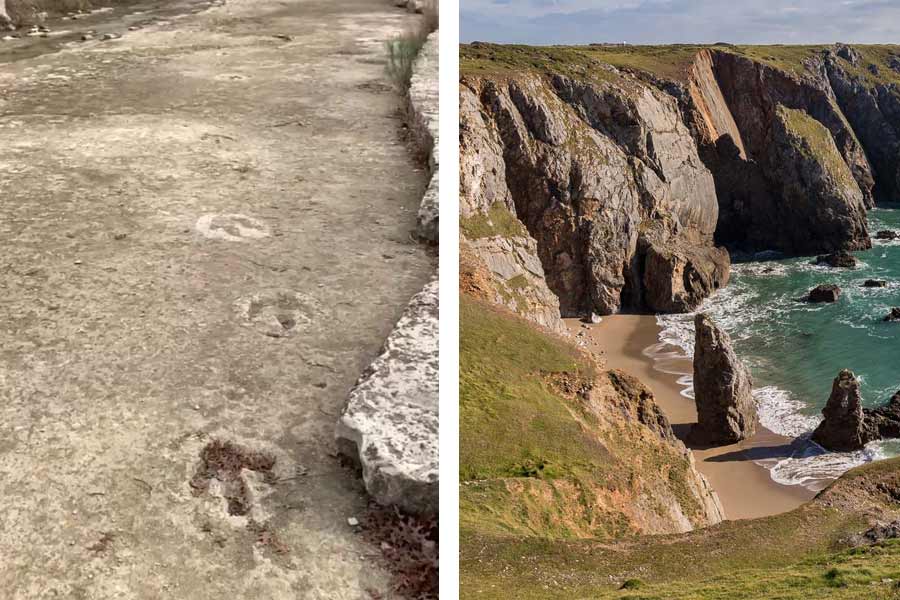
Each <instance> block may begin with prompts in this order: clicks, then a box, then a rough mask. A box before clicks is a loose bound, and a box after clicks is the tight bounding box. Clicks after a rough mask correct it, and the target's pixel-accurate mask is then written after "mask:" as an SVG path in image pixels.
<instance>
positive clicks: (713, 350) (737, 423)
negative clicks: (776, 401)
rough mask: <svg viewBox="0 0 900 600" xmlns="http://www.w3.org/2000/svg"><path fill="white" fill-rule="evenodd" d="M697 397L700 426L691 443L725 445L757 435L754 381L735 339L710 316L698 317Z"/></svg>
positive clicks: (695, 385) (695, 367) (695, 348)
mask: <svg viewBox="0 0 900 600" xmlns="http://www.w3.org/2000/svg"><path fill="white" fill-rule="evenodd" d="M694 329H695V332H696V338H695V342H694V398H695V400H696V402H697V424H696V425H694V427H693V428H692V429H691V441H693V442H695V443H698V444H710V445H724V444H733V443H734V442H738V441H740V440H743V439H747V438H748V437H750V436H752V435H753V434H754V433H755V432H756V424H757V416H756V403H755V402H754V400H753V395H752V387H753V380H752V378H751V377H750V372H749V371H748V370H747V367H746V366H744V364H743V363H742V362H741V361H740V359H739V358H738V357H737V354H735V352H734V348H732V345H731V338H730V337H728V334H727V333H725V331H724V330H722V329H721V328H720V327H719V326H718V325H716V324H715V323H714V322H713V320H712V319H711V318H710V317H709V315H706V314H703V313H700V314H698V315H697V316H696V317H694Z"/></svg>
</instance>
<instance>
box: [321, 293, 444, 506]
mask: <svg viewBox="0 0 900 600" xmlns="http://www.w3.org/2000/svg"><path fill="white" fill-rule="evenodd" d="M438 332H439V326H438V282H437V280H435V281H432V282H431V283H429V284H428V285H426V286H425V288H424V289H423V290H422V291H421V292H419V293H418V294H416V295H415V296H414V297H413V299H412V300H411V301H410V303H409V306H408V307H407V309H406V312H405V313H404V314H403V316H402V317H401V318H400V320H399V321H398V322H397V325H396V326H395V327H394V331H393V332H392V333H391V335H390V336H389V337H388V339H387V341H386V342H385V345H384V349H383V351H382V353H381V355H380V356H379V357H378V358H377V359H375V361H374V362H373V363H372V364H371V365H370V366H369V369H368V370H367V372H366V373H365V374H364V375H363V376H362V377H361V378H360V380H359V381H358V382H357V383H356V385H355V386H354V388H353V390H352V391H351V392H350V397H349V399H348V400H347V405H346V406H345V407H344V410H343V411H342V413H341V417H340V420H339V421H338V426H337V432H336V437H337V440H338V445H339V447H340V449H341V452H342V453H344V454H345V455H346V456H348V457H351V458H353V459H354V460H356V461H357V462H359V463H360V464H361V466H362V471H363V480H364V481H365V484H366V489H367V490H368V492H369V494H370V495H371V496H372V497H373V498H375V500H376V501H378V502H379V503H380V504H383V505H397V506H399V507H401V508H403V509H404V510H407V511H410V512H414V513H424V514H434V513H436V512H437V509H438Z"/></svg>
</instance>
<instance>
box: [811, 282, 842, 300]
mask: <svg viewBox="0 0 900 600" xmlns="http://www.w3.org/2000/svg"><path fill="white" fill-rule="evenodd" d="M840 297H841V288H839V287H838V286H836V285H833V284H824V285H819V286H816V287H814V288H813V289H812V290H810V292H809V296H808V297H807V300H808V301H809V302H837V301H838V298H840Z"/></svg>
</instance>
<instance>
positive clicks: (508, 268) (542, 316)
mask: <svg viewBox="0 0 900 600" xmlns="http://www.w3.org/2000/svg"><path fill="white" fill-rule="evenodd" d="M461 245H463V246H467V247H469V248H471V249H472V250H473V251H474V253H475V254H476V255H477V260H479V261H481V262H482V263H483V264H484V265H485V267H486V270H487V272H488V274H489V276H490V278H491V282H492V287H493V292H494V294H493V295H492V296H491V297H489V298H488V299H489V300H490V301H491V302H493V303H494V304H499V305H501V306H505V307H507V308H509V309H510V310H512V311H513V312H515V313H518V314H519V315H522V316H523V317H525V318H526V319H529V320H531V321H533V322H535V323H537V324H539V325H542V326H543V327H546V328H547V329H550V330H551V331H555V332H556V333H560V334H564V333H565V332H566V327H565V325H564V324H563V322H562V320H561V319H560V316H559V300H558V299H557V298H556V296H555V295H554V294H553V292H551V291H550V289H549V288H548V287H547V283H546V281H545V279H544V269H543V267H542V266H541V261H540V260H538V257H537V249H536V248H535V242H534V240H533V239H531V238H530V237H527V236H519V237H501V236H494V237H488V238H480V239H476V240H471V241H462V242H461Z"/></svg>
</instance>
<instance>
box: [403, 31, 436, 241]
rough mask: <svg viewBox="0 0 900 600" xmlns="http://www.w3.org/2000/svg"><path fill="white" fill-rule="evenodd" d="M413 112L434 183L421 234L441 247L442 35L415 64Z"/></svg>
mask: <svg viewBox="0 0 900 600" xmlns="http://www.w3.org/2000/svg"><path fill="white" fill-rule="evenodd" d="M409 109H410V114H411V131H412V133H413V138H414V140H415V141H416V145H417V146H418V147H419V148H420V149H421V151H422V153H423V154H424V155H425V156H427V157H428V170H429V172H430V173H431V179H430V181H429V183H428V189H427V190H426V191H425V195H424V196H423V197H422V203H421V205H420V206H419V213H418V217H417V233H418V235H419V237H420V238H422V239H424V240H427V241H429V242H433V243H437V242H438V237H439V232H438V220H439V216H440V204H439V198H440V194H439V187H438V186H439V171H440V161H439V159H438V146H439V139H438V32H437V31H434V32H432V33H431V34H429V36H428V39H427V40H426V41H425V44H424V45H423V46H422V48H421V50H419V55H418V56H417V57H416V60H415V62H414V63H413V72H412V77H411V78H410V82H409Z"/></svg>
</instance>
